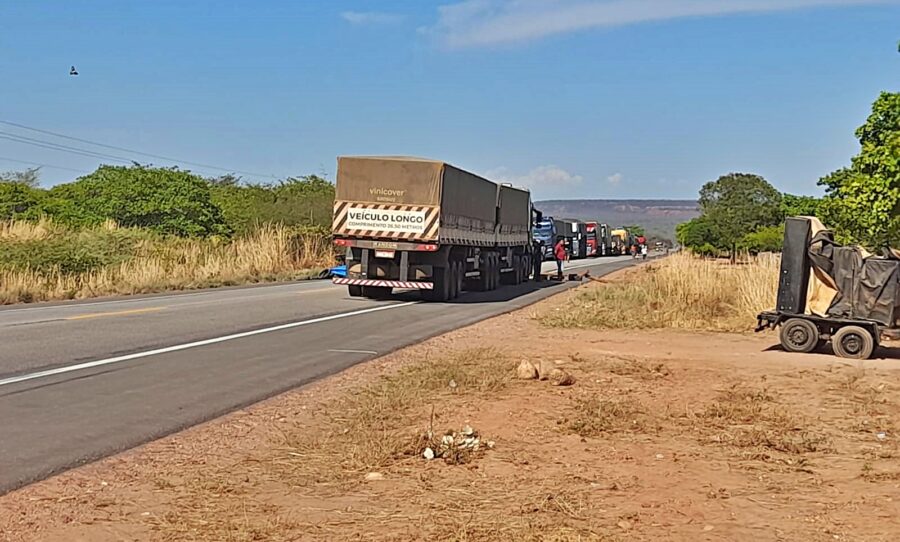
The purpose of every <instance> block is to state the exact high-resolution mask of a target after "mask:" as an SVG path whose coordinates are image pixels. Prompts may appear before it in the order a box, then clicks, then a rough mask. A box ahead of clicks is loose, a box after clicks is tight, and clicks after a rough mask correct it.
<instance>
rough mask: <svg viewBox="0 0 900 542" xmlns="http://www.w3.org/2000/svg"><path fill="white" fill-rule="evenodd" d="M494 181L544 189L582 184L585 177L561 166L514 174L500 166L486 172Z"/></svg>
mask: <svg viewBox="0 0 900 542" xmlns="http://www.w3.org/2000/svg"><path fill="white" fill-rule="evenodd" d="M485 177H487V178H488V179H491V180H492V181H496V182H502V183H511V184H513V185H514V186H521V187H525V188H529V189H532V190H533V189H542V188H552V187H561V186H574V185H578V184H581V182H582V181H583V180H584V178H583V177H582V176H581V175H576V174H574V173H571V172H569V171H566V170H565V169H563V168H561V167H559V166H553V165H546V166H538V167H536V168H534V169H532V170H531V171H529V172H528V173H524V174H514V173H511V172H510V171H509V169H508V168H505V167H500V168H496V169H492V170H490V171H488V172H487V173H486V174H485Z"/></svg>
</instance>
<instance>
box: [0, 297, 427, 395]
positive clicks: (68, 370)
mask: <svg viewBox="0 0 900 542" xmlns="http://www.w3.org/2000/svg"><path fill="white" fill-rule="evenodd" d="M417 303H419V301H408V302H406V303H400V304H397V305H385V306H382V307H372V308H370V309H362V310H358V311H352V312H342V313H340V314H333V315H331V316H323V317H321V318H313V319H312V320H302V321H300V322H291V323H289V324H281V325H278V326H273V327H267V328H263V329H257V330H254V331H244V332H242V333H235V334H233V335H225V336H222V337H214V338H212V339H206V340H203V341H196V342H192V343H184V344H177V345H175V346H167V347H165V348H157V349H156V350H147V351H146V352H135V353H134V354H128V355H125V356H116V357H114V358H107V359H100V360H96V361H89V362H87V363H79V364H77V365H68V366H66V367H58V368H56V369H48V370H46V371H38V372H36V373H29V374H24V375H19V376H13V377H10V378H5V379H3V380H0V386H8V385H10V384H17V383H19V382H25V381H28V380H34V379H37V378H44V377H47V376H54V375H59V374H64V373H71V372H72V371H80V370H82V369H90V368H92V367H99V366H101V365H111V364H113V363H122V362H123V361H131V360H133V359H139V358H146V357H149V356H156V355H159V354H168V353H170V352H178V351H180V350H187V349H188V348H197V347H200V346H208V345H210V344H217V343H222V342H225V341H233V340H235V339H243V338H245V337H252V336H254V335H261V334H263V333H271V332H273V331H282V330H285V329H291V328H295V327H300V326H308V325H312V324H320V323H322V322H329V321H331V320H338V319H340V318H349V317H351V316H359V315H361V314H369V313H371V312H379V311H386V310H390V309H399V308H401V307H408V306H410V305H415V304H417Z"/></svg>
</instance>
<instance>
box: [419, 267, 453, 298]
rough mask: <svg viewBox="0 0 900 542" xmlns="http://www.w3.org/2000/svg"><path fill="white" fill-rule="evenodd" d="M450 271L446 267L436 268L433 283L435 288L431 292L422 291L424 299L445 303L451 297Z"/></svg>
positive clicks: (433, 273)
mask: <svg viewBox="0 0 900 542" xmlns="http://www.w3.org/2000/svg"><path fill="white" fill-rule="evenodd" d="M449 275H450V271H449V269H448V268H446V267H434V270H433V272H432V277H431V282H432V283H433V284H434V288H433V289H431V290H422V297H424V298H425V300H426V301H438V302H444V301H447V299H448V298H449V297H450V281H449V278H450V277H449Z"/></svg>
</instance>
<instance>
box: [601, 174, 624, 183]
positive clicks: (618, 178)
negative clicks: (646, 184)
mask: <svg viewBox="0 0 900 542" xmlns="http://www.w3.org/2000/svg"><path fill="white" fill-rule="evenodd" d="M624 178H625V176H624V175H622V174H621V173H613V174H612V175H610V176H609V177H607V178H606V180H607V181H608V182H609V184H611V185H613V186H616V185H618V184H619V183H621V182H622V179H624Z"/></svg>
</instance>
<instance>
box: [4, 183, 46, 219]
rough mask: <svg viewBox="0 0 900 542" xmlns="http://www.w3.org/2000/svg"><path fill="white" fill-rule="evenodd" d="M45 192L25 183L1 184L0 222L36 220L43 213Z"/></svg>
mask: <svg viewBox="0 0 900 542" xmlns="http://www.w3.org/2000/svg"><path fill="white" fill-rule="evenodd" d="M44 197H45V194H44V191H43V190H41V189H39V188H34V187H33V186H31V185H29V184H27V183H24V182H14V181H5V182H0V220H10V219H13V218H35V217H37V216H38V215H40V213H41V203H42V202H43V200H44Z"/></svg>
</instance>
